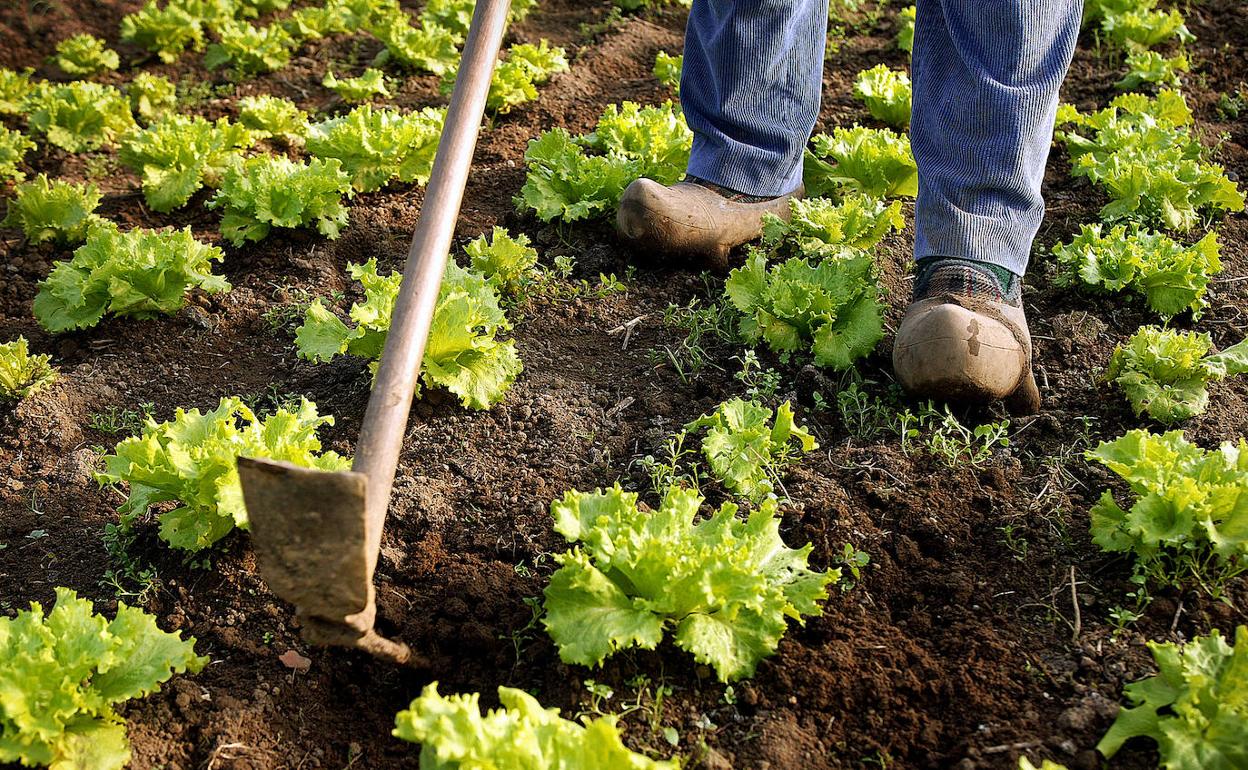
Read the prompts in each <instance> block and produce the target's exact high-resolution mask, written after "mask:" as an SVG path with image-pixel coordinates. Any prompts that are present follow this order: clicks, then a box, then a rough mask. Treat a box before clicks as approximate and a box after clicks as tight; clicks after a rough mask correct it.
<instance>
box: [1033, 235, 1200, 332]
mask: <svg viewBox="0 0 1248 770" xmlns="http://www.w3.org/2000/svg"><path fill="white" fill-rule="evenodd" d="M1101 233H1102V228H1101V226H1100V225H1099V224H1095V225H1084V226H1083V227H1082V229H1081V231H1080V233H1079V235H1077V236H1076V237H1075V238H1074V239H1073V240H1071V242H1070V243H1066V244H1059V245H1057V246H1055V247H1053V256H1055V257H1057V262H1058V265H1059V267H1061V269H1062V271H1061V273H1060V274H1059V277H1058V281H1059V283H1062V284H1065V285H1072V284H1080V285H1082V286H1085V287H1087V288H1090V289H1100V290H1104V291H1108V292H1117V291H1132V292H1135V293H1137V294H1142V295H1144V301H1145V304H1147V305H1148V307H1149V308H1150V309H1152V310H1153V311H1154V312H1156V313H1157V314H1158V315H1160V316H1161V317H1162V318H1165V319H1167V320H1168V319H1170V318H1172V317H1174V316H1176V315H1178V314H1179V313H1182V312H1185V311H1187V310H1190V311H1192V317H1193V318H1199V317H1200V315H1201V312H1202V311H1203V310H1204V308H1205V304H1206V303H1205V292H1206V291H1207V290H1208V288H1209V279H1211V278H1213V277H1214V276H1216V275H1217V274H1218V273H1220V272H1221V271H1222V263H1221V261H1220V260H1219V246H1218V235H1217V233H1213V232H1211V233H1209V234H1207V235H1206V236H1205V237H1204V238H1201V239H1200V240H1199V241H1197V242H1196V243H1194V244H1192V245H1191V246H1186V245H1184V244H1182V243H1178V242H1176V241H1174V240H1171V239H1170V238H1168V237H1167V236H1165V235H1163V234H1161V233H1155V232H1151V231H1149V230H1136V231H1132V232H1129V231H1128V230H1127V228H1126V227H1125V226H1123V225H1119V226H1117V227H1114V228H1113V229H1111V230H1110V231H1109V232H1108V233H1105V234H1104V235H1102V234H1101Z"/></svg>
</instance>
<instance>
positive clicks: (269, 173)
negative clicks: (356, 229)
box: [208, 155, 351, 246]
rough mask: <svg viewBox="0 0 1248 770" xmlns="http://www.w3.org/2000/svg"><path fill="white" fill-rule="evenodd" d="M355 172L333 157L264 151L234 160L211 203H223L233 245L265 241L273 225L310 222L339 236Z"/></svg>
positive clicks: (226, 233) (215, 205) (224, 232)
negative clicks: (300, 158) (305, 158)
mask: <svg viewBox="0 0 1248 770" xmlns="http://www.w3.org/2000/svg"><path fill="white" fill-rule="evenodd" d="M350 193H351V178H350V177H349V176H348V175H347V174H346V172H344V171H343V170H342V164H341V163H340V162H339V161H338V160H337V159H335V158H330V159H329V160H320V159H319V158H313V159H312V161H311V162H310V163H301V162H296V161H293V160H291V159H289V158H287V157H285V156H281V155H279V156H271V155H262V156H258V157H255V158H248V159H247V160H245V161H242V162H235V163H233V164H232V165H231V166H230V167H229V168H228V169H227V170H226V172H225V174H224V176H223V177H222V178H221V186H220V188H219V189H218V190H217V194H216V196H215V197H213V199H212V200H211V201H209V202H208V207H209V208H213V209H223V210H224V212H223V214H222V217H221V236H222V237H223V238H225V239H226V240H227V241H229V242H230V243H232V244H234V245H235V246H242V245H243V243H244V242H246V241H261V240H264V239H265V238H266V237H268V235H269V231H270V230H272V229H273V228H274V227H288V228H295V227H311V226H313V225H315V226H316V229H317V231H318V232H320V234H321V235H324V236H325V237H326V238H330V239H333V238H337V237H338V233H339V232H341V231H342V228H344V227H346V226H347V219H348V217H349V216H350V212H349V211H348V209H347V207H346V206H345V205H343V202H342V198H343V196H344V195H349V194H350Z"/></svg>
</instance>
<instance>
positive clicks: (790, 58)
mask: <svg viewBox="0 0 1248 770" xmlns="http://www.w3.org/2000/svg"><path fill="white" fill-rule="evenodd" d="M827 26H828V0H694V2H693V8H692V10H691V11H690V14H689V24H688V27H687V29H686V32H685V60H684V71H683V73H682V75H681V83H680V98H681V105H682V108H683V110H684V113H685V119H686V120H687V121H688V123H689V127H690V128H691V129H692V130H693V133H694V139H693V151H692V154H691V155H690V160H689V167H688V176H689V178H688V179H687V180H686V181H684V182H680V183H678V184H675V185H673V186H671V187H664V186H662V185H660V184H658V183H657V182H654V181H651V180H649V179H638V180H637V181H635V182H633V183H632V184H631V185H629V187H628V189H627V190H625V191H624V194H623V196H622V197H621V198H620V208H619V212H618V213H617V216H616V227H617V229H618V230H619V233H620V235H621V236H622V237H623V238H624V239H625V240H626V241H629V242H630V243H632V244H633V245H634V246H636V247H638V248H641V249H647V250H653V251H658V252H662V253H665V254H671V255H684V256H691V257H695V258H701V259H708V260H710V261H711V262H712V263H714V264H717V265H721V266H722V265H723V264H724V263H725V259H726V257H727V255H728V252H729V250H730V249H732V248H733V247H734V246H738V245H740V244H742V243H745V242H747V241H750V240H753V239H755V238H757V237H758V236H759V233H760V232H761V230H762V217H763V215H764V214H774V215H776V216H780V217H783V218H786V219H787V218H788V213H789V199H790V198H792V197H793V196H795V195H801V192H802V186H801V183H802V152H803V150H804V149H805V147H806V142H807V140H808V139H809V138H810V132H811V130H812V129H813V128H814V125H815V119H816V118H817V117H818V115H819V96H820V90H821V86H822V84H823V53H824V46H825V44H826V39H827Z"/></svg>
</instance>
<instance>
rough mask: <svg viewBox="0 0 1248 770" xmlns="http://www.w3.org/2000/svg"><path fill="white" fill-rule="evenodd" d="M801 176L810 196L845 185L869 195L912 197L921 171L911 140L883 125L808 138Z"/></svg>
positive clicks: (828, 193)
mask: <svg viewBox="0 0 1248 770" xmlns="http://www.w3.org/2000/svg"><path fill="white" fill-rule="evenodd" d="M805 158H806V159H805V167H804V176H805V181H806V192H807V193H808V194H809V195H814V196H821V195H832V194H834V193H836V192H837V191H838V190H840V189H842V188H844V189H848V190H854V191H857V192H860V193H862V194H863V195H868V196H870V197H872V198H913V197H915V196H916V195H918V193H919V171H918V167H917V166H916V165H915V162H914V155H913V154H912V153H911V151H910V138H909V137H908V136H906V135H905V134H898V133H895V132H893V131H890V130H889V129H887V128H883V129H876V128H864V127H862V126H852V127H850V128H839V127H838V128H834V129H833V130H832V133H831V134H830V135H829V134H816V135H815V136H813V137H811V147H810V149H809V150H807V152H806V156H805Z"/></svg>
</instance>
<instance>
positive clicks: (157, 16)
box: [121, 0, 204, 64]
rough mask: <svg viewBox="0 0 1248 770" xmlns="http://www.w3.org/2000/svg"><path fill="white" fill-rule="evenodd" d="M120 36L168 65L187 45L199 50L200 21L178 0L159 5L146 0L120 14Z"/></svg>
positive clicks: (202, 34)
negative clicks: (141, 5)
mask: <svg viewBox="0 0 1248 770" xmlns="http://www.w3.org/2000/svg"><path fill="white" fill-rule="evenodd" d="M121 39H122V40H125V41H126V42H127V43H133V44H134V45H137V46H139V47H140V48H144V49H146V50H148V51H152V52H154V53H155V54H156V55H157V56H159V57H160V60H161V61H163V62H165V63H166V64H172V63H173V62H175V61H177V60H178V57H179V56H181V55H182V53H183V52H184V51H186V50H187V49H188V48H189V49H191V50H194V51H199V50H202V49H203V47H204V24H203V20H202V19H201V18H199V17H197V16H195V15H194V14H192V13H191V12H189V11H188V10H186V9H185V8H183V7H182V6H181V5H180V4H178V3H167V4H166V5H165V7H164V8H161V7H160V5H159V4H158V3H157V2H156V0H147V2H146V3H144V5H143V7H142V8H140V9H139V10H138V11H135V12H134V13H128V14H126V15H125V16H123V17H122V19H121Z"/></svg>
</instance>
